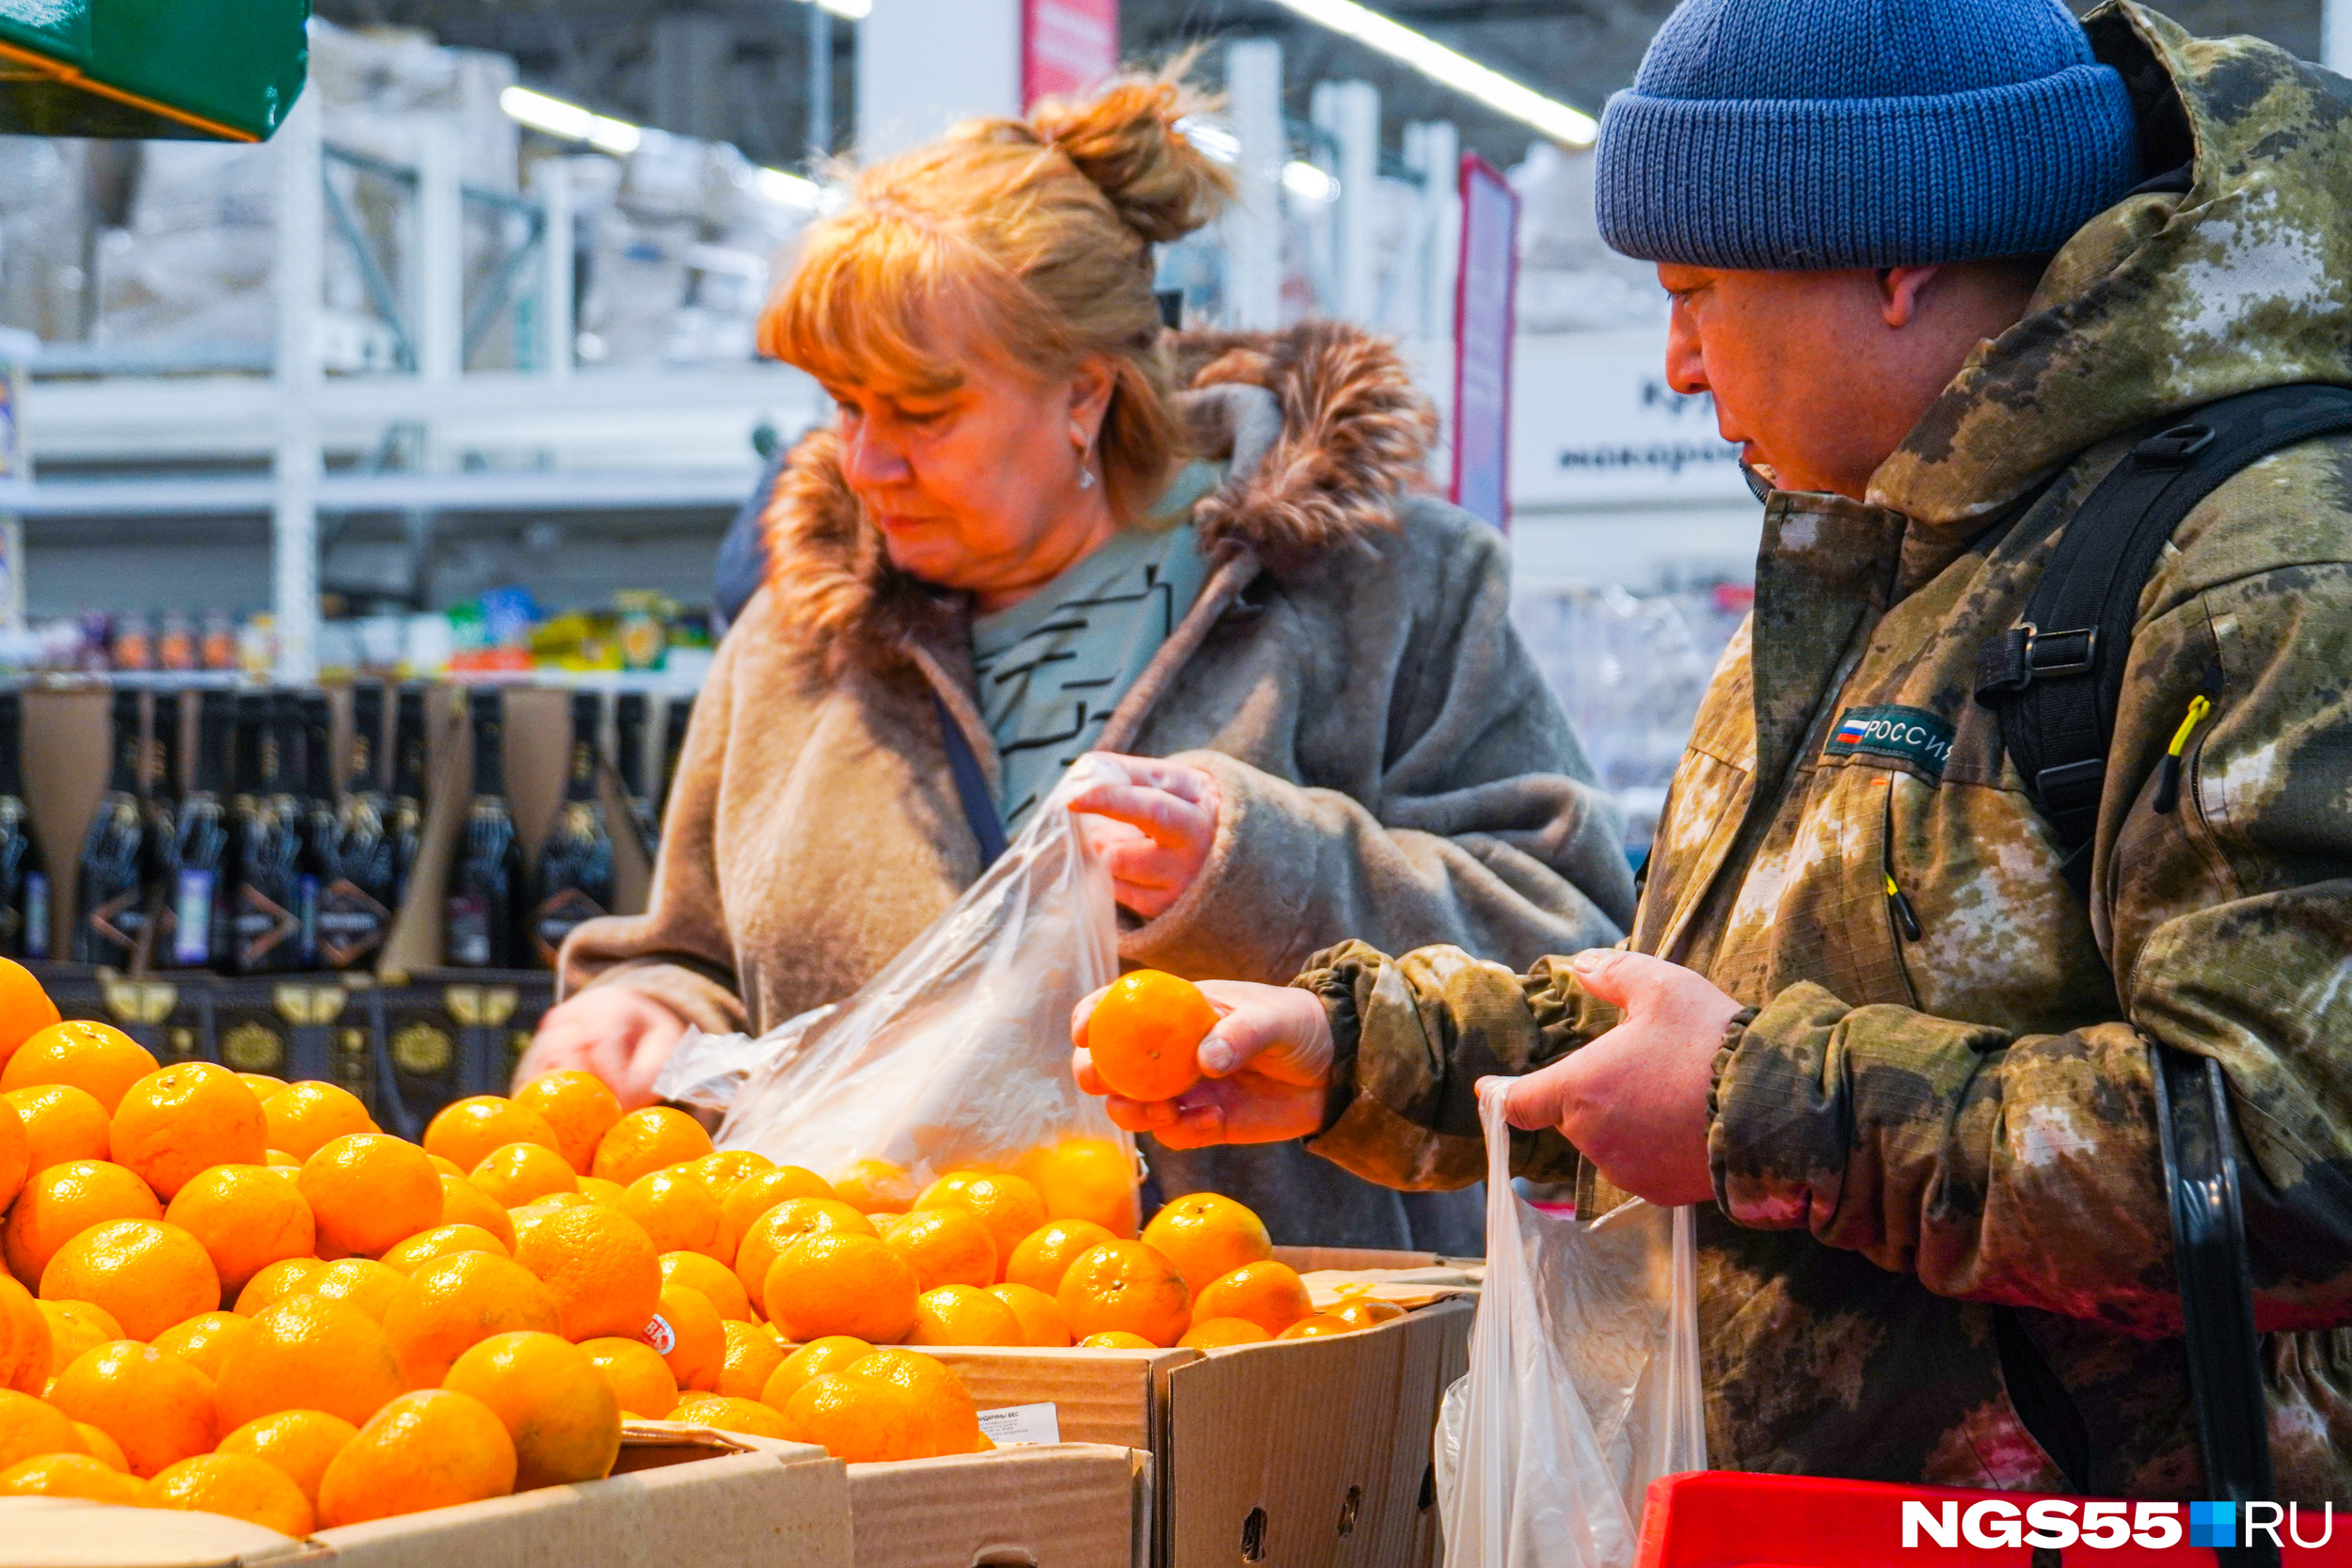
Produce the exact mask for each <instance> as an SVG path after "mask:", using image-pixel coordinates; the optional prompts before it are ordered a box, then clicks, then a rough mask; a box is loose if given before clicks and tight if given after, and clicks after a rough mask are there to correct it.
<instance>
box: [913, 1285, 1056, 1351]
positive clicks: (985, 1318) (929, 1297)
mask: <svg viewBox="0 0 2352 1568" xmlns="http://www.w3.org/2000/svg"><path fill="white" fill-rule="evenodd" d="M906 1338H907V1343H908V1344H911V1345H1020V1344H1025V1343H1026V1342H1027V1340H1026V1338H1025V1336H1024V1335H1023V1334H1022V1332H1021V1320H1020V1319H1019V1318H1017V1317H1015V1316H1014V1315H1013V1310H1012V1308H1011V1307H1008V1306H1006V1305H1005V1304H1004V1303H1003V1302H1001V1301H999V1300H997V1299H996V1298H995V1297H994V1296H992V1295H990V1294H989V1293H988V1292H987V1291H983V1290H980V1289H978V1288H977V1286H972V1285H942V1286H940V1287H939V1288H938V1289H937V1290H933V1291H924V1292H923V1293H922V1294H921V1295H919V1296H917V1297H915V1298H914V1332H913V1333H911V1334H909V1335H908V1336H907V1337H906Z"/></svg>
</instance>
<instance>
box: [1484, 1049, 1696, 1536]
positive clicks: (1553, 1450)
mask: <svg viewBox="0 0 2352 1568" xmlns="http://www.w3.org/2000/svg"><path fill="white" fill-rule="evenodd" d="M1508 1086H1509V1081H1508V1080H1507V1079H1501V1078H1490V1079H1488V1080H1486V1082H1484V1083H1482V1084H1481V1085H1479V1096H1478V1114H1479V1120H1480V1122H1481V1124H1482V1125H1483V1126H1484V1127H1485V1130H1486V1284H1485V1287H1484V1288H1483V1289H1482V1291H1480V1294H1479V1300H1478V1322H1477V1324H1476V1326H1475V1327H1474V1328H1473V1329H1472V1330H1471V1332H1470V1371H1469V1373H1468V1375H1466V1376H1465V1377H1463V1378H1462V1379H1461V1381H1459V1382H1458V1383H1456V1384H1454V1386H1453V1387H1452V1388H1450V1389H1448V1390H1447V1392H1446V1397H1445V1405H1444V1409H1443V1410H1442V1412H1441V1413H1440V1417H1439V1422H1438V1507H1439V1510H1440V1513H1442V1516H1443V1519H1444V1524H1445V1568H1628V1565H1629V1564H1630V1563H1631V1562H1632V1561H1633V1558H1634V1551H1635V1548H1636V1546H1637V1545H1638V1544H1639V1542H1640V1535H1641V1523H1642V1497H1643V1494H1644V1492H1645V1491H1646V1490H1647V1488H1648V1486H1649V1483H1650V1482H1651V1481H1655V1480H1656V1479H1658V1478H1659V1477H1660V1476H1664V1475H1673V1474H1676V1473H1677V1472H1680V1471H1685V1470H1703V1469H1705V1468H1706V1467H1707V1433H1706V1428H1705V1425H1704V1418H1703V1415H1702V1413H1701V1409H1700V1402H1699V1371H1698V1315H1697V1287H1696V1270H1695V1262H1694V1258H1693V1249H1692V1219H1691V1211H1690V1210H1688V1209H1675V1210H1665V1209H1660V1208H1657V1207H1654V1206H1653V1205H1651V1204H1647V1203H1644V1202H1642V1201H1640V1200H1639V1199H1636V1200H1634V1201H1632V1202H1629V1203H1627V1204H1625V1205H1624V1206H1623V1207H1621V1208H1618V1209H1614V1210H1612V1211H1611V1212H1608V1213H1606V1214H1603V1215H1601V1216H1600V1217H1599V1218H1598V1219H1595V1220H1590V1221H1586V1220H1583V1219H1581V1218H1577V1217H1570V1216H1567V1215H1560V1214H1548V1213H1545V1212H1542V1211H1541V1210H1538V1209H1535V1208H1534V1207H1533V1206H1531V1205H1529V1204H1528V1203H1526V1202H1524V1201H1523V1200H1522V1199H1520V1198H1519V1197H1518V1195H1517V1194H1515V1193H1513V1192H1512V1190H1511V1129H1510V1125H1509V1123H1507V1122H1506V1121H1505V1120H1504V1119H1503V1116H1502V1091H1503V1090H1504V1089H1506V1088H1507V1087H1508Z"/></svg>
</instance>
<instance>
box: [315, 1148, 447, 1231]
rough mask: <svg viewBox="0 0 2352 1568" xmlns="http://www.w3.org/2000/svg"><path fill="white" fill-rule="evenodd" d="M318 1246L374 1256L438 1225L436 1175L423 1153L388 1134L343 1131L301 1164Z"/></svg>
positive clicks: (438, 1188) (439, 1195)
mask: <svg viewBox="0 0 2352 1568" xmlns="http://www.w3.org/2000/svg"><path fill="white" fill-rule="evenodd" d="M294 1187H295V1190H296V1191H298V1192H300V1193H301V1194H302V1196H303V1197H304V1198H306V1199H307V1200H309V1202H310V1212H311V1214H312V1215H313V1216H314V1217H315V1219H316V1220H317V1223H318V1238H319V1241H320V1243H321V1244H322V1246H323V1247H332V1248H333V1249H334V1250H335V1251H336V1252H337V1253H338V1254H339V1255H340V1254H356V1255H358V1256H359V1257H362V1258H373V1257H374V1256H375V1255H376V1254H378V1253H380V1252H383V1251H384V1250H385V1249H387V1248H388V1247H389V1246H391V1245H392V1244H393V1243H395V1242H405V1241H406V1240H407V1239H408V1238H409V1237H411V1236H413V1235H415V1234H416V1233H417V1232H418V1231H420V1230H430V1229H432V1228H433V1227H435V1226H437V1225H438V1224H440V1223H441V1177H440V1173H439V1172H437V1171H436V1170H435V1169H434V1168H433V1162H432V1161H430V1160H428V1159H426V1158H425V1157H424V1150H423V1149H421V1148H418V1147H417V1146H416V1145H415V1144H412V1143H407V1142H405V1141H403V1140H402V1139H399V1138H395V1137H393V1136H391V1135H390V1134H389V1133H387V1132H347V1133H345V1134H344V1135H343V1136H342V1137H340V1138H333V1139H329V1140H328V1141H327V1142H326V1144H324V1145H322V1146H321V1147H320V1148H319V1151H318V1152H317V1153H316V1154H313V1155H311V1156H310V1158H309V1159H308V1160H306V1161H304V1162H303V1163H302V1169H301V1171H300V1173H299V1174H298V1175H297V1176H296V1177H295V1179H294Z"/></svg>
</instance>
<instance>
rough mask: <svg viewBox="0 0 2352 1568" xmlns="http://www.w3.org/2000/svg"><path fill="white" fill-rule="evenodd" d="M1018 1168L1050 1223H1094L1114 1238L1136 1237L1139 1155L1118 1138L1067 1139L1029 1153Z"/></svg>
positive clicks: (1139, 1218) (1023, 1157)
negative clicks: (1033, 1190)
mask: <svg viewBox="0 0 2352 1568" xmlns="http://www.w3.org/2000/svg"><path fill="white" fill-rule="evenodd" d="M1015 1168H1016V1170H1017V1171H1018V1173H1019V1174H1020V1175H1021V1177H1022V1178H1023V1179H1024V1180H1026V1181H1028V1182H1029V1184H1030V1185H1031V1186H1034V1187H1035V1188H1036V1189H1037V1191H1038V1196H1040V1197H1042V1198H1043V1199H1044V1200H1045V1213H1046V1216H1047V1217H1048V1218H1050V1219H1057V1220H1090V1221H1092V1222H1093V1223H1094V1224H1096V1225H1099V1226H1101V1227H1104V1229H1105V1230H1108V1231H1109V1232H1110V1233H1111V1234H1112V1235H1114V1236H1133V1235H1134V1234H1135V1233H1136V1226H1137V1225H1138V1224H1140V1223H1141V1221H1142V1214H1141V1213H1140V1212H1139V1207H1138V1205H1137V1203H1136V1180H1137V1177H1136V1156H1135V1150H1133V1149H1132V1148H1128V1147H1127V1146H1126V1145H1124V1144H1121V1143H1120V1142H1118V1141H1117V1140H1116V1139H1112V1138H1064V1139H1062V1140H1061V1141H1060V1142H1059V1143H1055V1144H1048V1145H1046V1146H1044V1147H1043V1148H1033V1149H1031V1150H1029V1152H1028V1153H1026V1154H1024V1155H1023V1156H1022V1157H1021V1160H1020V1163H1019V1164H1018V1165H1017V1166H1016V1167H1015Z"/></svg>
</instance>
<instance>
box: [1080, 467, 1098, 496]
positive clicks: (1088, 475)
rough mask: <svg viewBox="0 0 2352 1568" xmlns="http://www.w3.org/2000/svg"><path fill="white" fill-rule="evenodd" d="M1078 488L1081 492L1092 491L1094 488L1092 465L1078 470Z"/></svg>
mask: <svg viewBox="0 0 2352 1568" xmlns="http://www.w3.org/2000/svg"><path fill="white" fill-rule="evenodd" d="M1078 488H1079V489H1081V490H1091V489H1093V488H1094V467H1093V465H1092V464H1087V465H1085V466H1083V467H1080V468H1079V469H1078Z"/></svg>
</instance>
